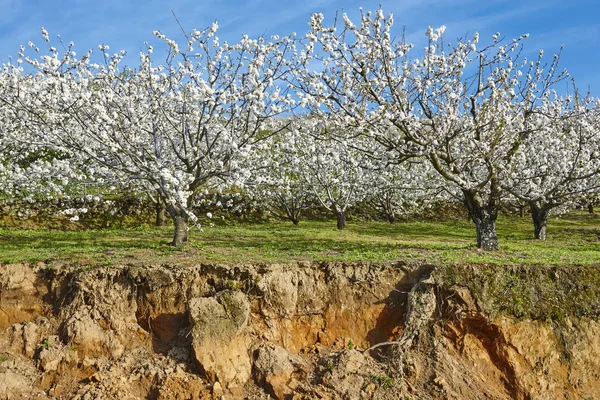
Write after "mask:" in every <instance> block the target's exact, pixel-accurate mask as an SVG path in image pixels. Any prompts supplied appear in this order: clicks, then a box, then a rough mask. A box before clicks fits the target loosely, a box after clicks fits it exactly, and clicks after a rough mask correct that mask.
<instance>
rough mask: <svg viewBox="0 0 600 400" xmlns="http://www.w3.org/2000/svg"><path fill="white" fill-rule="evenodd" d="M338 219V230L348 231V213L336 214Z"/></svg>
mask: <svg viewBox="0 0 600 400" xmlns="http://www.w3.org/2000/svg"><path fill="white" fill-rule="evenodd" d="M335 215H336V217H337V228H338V229H339V230H340V231H342V230H344V229H346V213H345V212H343V211H342V212H336V214H335Z"/></svg>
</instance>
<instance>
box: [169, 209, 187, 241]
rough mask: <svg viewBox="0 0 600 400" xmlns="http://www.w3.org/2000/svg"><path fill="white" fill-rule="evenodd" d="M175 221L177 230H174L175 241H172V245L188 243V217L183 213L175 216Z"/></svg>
mask: <svg viewBox="0 0 600 400" xmlns="http://www.w3.org/2000/svg"><path fill="white" fill-rule="evenodd" d="M173 223H174V225H175V230H174V232H173V241H172V242H171V246H176V247H180V246H183V245H185V244H186V243H187V241H188V221H187V218H186V217H184V216H181V215H178V216H176V217H175V218H173Z"/></svg>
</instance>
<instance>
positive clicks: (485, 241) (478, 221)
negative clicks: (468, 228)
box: [473, 212, 498, 251]
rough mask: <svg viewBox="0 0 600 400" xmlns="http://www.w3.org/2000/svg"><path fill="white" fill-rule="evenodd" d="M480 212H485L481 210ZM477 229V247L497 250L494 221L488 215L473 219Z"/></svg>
mask: <svg viewBox="0 0 600 400" xmlns="http://www.w3.org/2000/svg"><path fill="white" fill-rule="evenodd" d="M482 214H486V213H485V212H483V213H482ZM473 222H475V228H476V229H477V247H479V248H480V249H482V250H486V251H491V250H498V236H497V235H496V221H495V219H493V218H491V217H490V216H488V215H482V216H481V217H479V218H475V219H473Z"/></svg>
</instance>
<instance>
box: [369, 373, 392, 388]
mask: <svg viewBox="0 0 600 400" xmlns="http://www.w3.org/2000/svg"><path fill="white" fill-rule="evenodd" d="M371 380H372V381H373V382H374V383H375V384H376V385H378V386H379V387H381V388H383V389H389V388H390V387H391V386H392V385H393V384H394V379H393V378H390V377H389V376H387V375H372V376H371Z"/></svg>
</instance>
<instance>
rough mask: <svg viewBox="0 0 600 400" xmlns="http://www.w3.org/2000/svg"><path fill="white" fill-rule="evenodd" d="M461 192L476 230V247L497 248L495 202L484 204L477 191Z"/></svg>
mask: <svg viewBox="0 0 600 400" xmlns="http://www.w3.org/2000/svg"><path fill="white" fill-rule="evenodd" d="M463 193H464V196H465V206H467V209H468V210H469V215H470V216H471V220H472V221H473V222H474V223H475V229H476V230H477V247H478V248H480V249H482V250H486V251H492V250H498V235H496V218H497V217H498V210H497V208H496V207H495V206H494V205H495V203H492V204H491V205H487V206H484V205H483V200H482V199H481V196H480V195H479V194H478V193H476V192H475V193H474V192H468V191H465V192H463Z"/></svg>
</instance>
